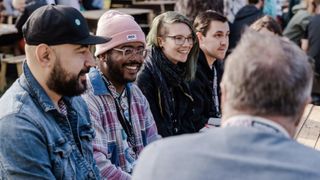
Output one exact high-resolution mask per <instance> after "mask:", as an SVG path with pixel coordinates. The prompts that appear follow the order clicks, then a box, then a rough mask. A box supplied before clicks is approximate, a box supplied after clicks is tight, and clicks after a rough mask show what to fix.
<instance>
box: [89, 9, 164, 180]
mask: <svg viewBox="0 0 320 180" xmlns="http://www.w3.org/2000/svg"><path fill="white" fill-rule="evenodd" d="M97 35H100V36H104V37H112V40H111V41H110V42H109V43H105V44H101V45H99V46H96V52H95V55H96V56H97V57H98V59H99V68H98V69H91V71H90V73H89V74H88V85H89V87H90V88H89V89H90V91H88V92H87V93H86V94H85V95H83V97H84V99H85V100H86V102H87V104H88V106H89V111H90V115H91V118H92V121H93V125H94V128H95V129H96V138H95V139H94V142H93V147H94V156H95V159H96V161H97V165H98V167H99V169H100V172H101V175H102V178H107V179H111V180H112V179H117V180H123V179H129V178H130V176H131V175H130V173H131V172H132V169H133V167H134V165H135V161H136V159H137V158H138V156H139V154H140V152H141V150H142V149H143V148H144V147H145V146H146V145H147V144H149V143H150V142H152V141H154V140H156V139H158V138H159V135H158V133H157V128H156V125H155V122H154V119H153V116H152V114H151V111H150V108H149V103H148V101H147V99H146V98H145V96H144V95H143V94H142V92H141V91H140V89H139V88H138V87H137V86H136V85H135V84H132V83H131V82H133V81H134V80H135V79H136V76H137V73H138V71H139V70H140V68H141V66H142V63H143V61H144V58H145V57H146V55H147V51H146V49H145V44H146V43H145V35H144V33H143V31H142V30H141V28H140V26H139V25H138V24H137V23H136V22H135V21H134V19H133V17H132V16H129V15H126V14H122V13H120V12H118V11H114V10H109V11H108V12H106V13H105V14H104V15H102V17H101V18H100V19H99V22H98V28H97Z"/></svg>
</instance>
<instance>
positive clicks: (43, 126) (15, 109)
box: [0, 63, 100, 180]
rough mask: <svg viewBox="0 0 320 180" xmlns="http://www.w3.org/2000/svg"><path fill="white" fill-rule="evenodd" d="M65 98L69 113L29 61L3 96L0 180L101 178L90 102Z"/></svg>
mask: <svg viewBox="0 0 320 180" xmlns="http://www.w3.org/2000/svg"><path fill="white" fill-rule="evenodd" d="M63 101H64V103H65V104H66V107H67V109H68V117H66V116H63V115H62V114H60V113H59V111H58V110H57V109H56V108H55V106H54V104H53V102H52V101H51V99H50V98H49V97H48V95H47V94H46V93H45V91H44V90H43V89H42V87H41V86H40V84H39V83H38V82H37V81H36V79H35V78H34V77H33V75H32V73H31V71H30V70H29V68H28V66H27V64H26V63H24V74H23V75H22V76H21V77H20V78H19V79H18V80H17V81H16V82H14V84H13V85H12V86H11V87H10V88H9V89H8V90H7V92H6V93H5V94H4V95H3V96H2V97H1V99H0V109H1V110H0V179H24V180H25V179H77V180H80V179H100V175H99V170H98V168H97V167H96V164H95V161H94V159H93V149H92V144H91V141H92V139H93V138H94V136H95V134H94V130H93V128H92V127H91V122H90V118H89V112H88V110H87V106H86V104H85V102H84V101H83V100H82V99H81V97H63ZM72 130H74V131H73V132H72ZM75 139H76V140H75ZM76 142H78V143H76Z"/></svg>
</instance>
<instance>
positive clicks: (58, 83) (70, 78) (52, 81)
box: [46, 59, 88, 96]
mask: <svg viewBox="0 0 320 180" xmlns="http://www.w3.org/2000/svg"><path fill="white" fill-rule="evenodd" d="M87 72H88V69H85V70H81V71H80V73H79V74H78V75H73V74H71V73H68V72H67V71H66V70H65V69H63V68H62V67H61V65H60V59H57V61H56V63H55V66H54V68H53V69H52V71H51V73H50V77H49V80H47V82H46V84H47V86H48V88H49V89H50V90H52V91H54V92H56V93H57V94H60V95H62V96H78V95H80V94H82V93H83V92H84V91H85V90H86V89H87V84H86V82H85V81H84V82H80V81H79V78H80V76H83V75H84V74H85V73H87Z"/></svg>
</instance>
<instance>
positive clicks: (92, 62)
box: [85, 50, 96, 68]
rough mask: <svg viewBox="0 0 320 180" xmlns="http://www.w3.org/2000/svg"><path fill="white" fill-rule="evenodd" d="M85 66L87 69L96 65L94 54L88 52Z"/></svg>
mask: <svg viewBox="0 0 320 180" xmlns="http://www.w3.org/2000/svg"><path fill="white" fill-rule="evenodd" d="M85 58H86V59H85V66H86V67H89V68H90V67H93V66H95V65H96V63H95V59H94V57H93V54H92V53H91V52H90V51H89V50H88V52H87V53H86V56H85Z"/></svg>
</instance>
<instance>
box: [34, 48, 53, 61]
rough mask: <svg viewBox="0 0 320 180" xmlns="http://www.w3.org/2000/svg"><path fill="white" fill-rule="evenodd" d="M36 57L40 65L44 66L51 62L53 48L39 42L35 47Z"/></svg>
mask: <svg viewBox="0 0 320 180" xmlns="http://www.w3.org/2000/svg"><path fill="white" fill-rule="evenodd" d="M35 55H36V59H37V62H38V63H39V65H40V66H41V67H46V66H48V65H50V64H51V63H52V59H53V56H54V52H53V50H52V49H51V48H50V47H49V46H48V45H46V44H39V45H38V46H37V47H36V54H35Z"/></svg>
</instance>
